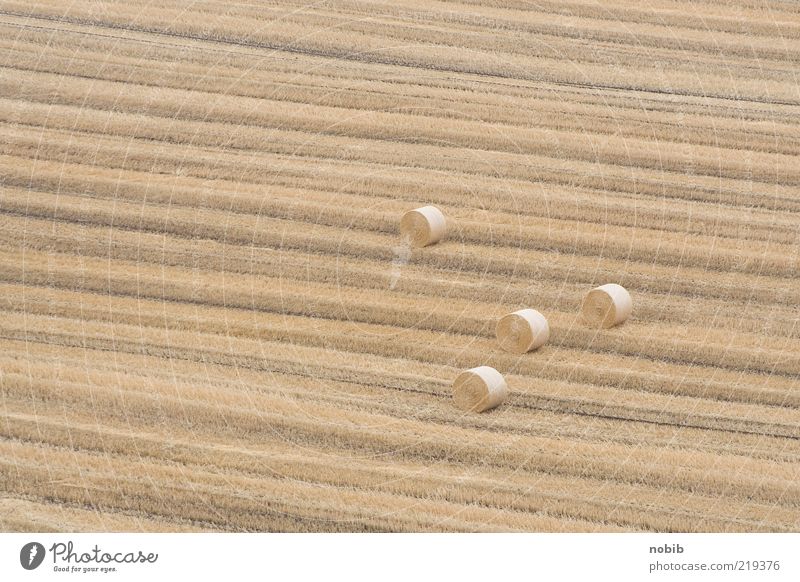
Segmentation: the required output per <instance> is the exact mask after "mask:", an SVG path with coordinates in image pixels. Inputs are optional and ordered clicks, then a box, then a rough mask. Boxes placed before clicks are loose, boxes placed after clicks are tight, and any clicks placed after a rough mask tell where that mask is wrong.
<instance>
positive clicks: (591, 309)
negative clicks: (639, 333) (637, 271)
mask: <svg viewBox="0 0 800 582" xmlns="http://www.w3.org/2000/svg"><path fill="white" fill-rule="evenodd" d="M632 308H633V303H632V302H631V295H630V293H628V291H627V290H626V289H625V288H624V287H622V286H621V285H617V284H616V283H609V284H607V285H601V286H600V287H597V288H595V289H592V290H591V291H589V292H588V293H587V294H586V297H584V299H583V305H582V306H581V312H582V314H583V320H584V321H585V322H586V323H587V324H589V325H591V326H592V327H603V328H608V327H614V326H615V325H619V324H620V323H622V322H623V321H625V320H626V319H628V316H629V315H630V314H631V309H632Z"/></svg>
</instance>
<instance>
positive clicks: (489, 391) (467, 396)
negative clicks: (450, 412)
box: [453, 366, 508, 412]
mask: <svg viewBox="0 0 800 582" xmlns="http://www.w3.org/2000/svg"><path fill="white" fill-rule="evenodd" d="M507 393H508V386H507V385H506V381H505V379H504V378H503V375H502V374H501V373H500V372H498V371H497V370H495V369H494V368H490V367H489V366H478V367H477V368H472V369H471V370H465V371H464V372H461V373H460V374H459V375H458V377H456V380H455V382H453V401H454V402H455V405H456V407H457V408H460V409H461V410H466V411H469V412H483V411H484V410H489V409H490V408H494V407H495V406H498V405H499V404H501V403H502V402H503V400H505V398H506V394H507Z"/></svg>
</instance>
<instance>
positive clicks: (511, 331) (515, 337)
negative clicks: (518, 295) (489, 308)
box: [495, 309, 550, 354]
mask: <svg viewBox="0 0 800 582" xmlns="http://www.w3.org/2000/svg"><path fill="white" fill-rule="evenodd" d="M495 335H496V336H497V341H498V342H499V343H500V347H501V348H503V349H504V350H505V351H507V352H511V353H513V354H524V353H526V352H530V351H532V350H535V349H538V348H540V347H542V346H543V345H544V344H545V343H546V342H547V340H548V338H549V337H550V326H549V325H548V323H547V318H546V317H545V316H544V315H542V314H541V313H539V312H538V311H536V310H535V309H520V310H519V311H515V312H514V313H509V314H508V315H504V316H503V317H501V318H500V321H498V322H497V327H496V328H495Z"/></svg>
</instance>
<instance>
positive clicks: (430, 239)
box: [400, 206, 447, 247]
mask: <svg viewBox="0 0 800 582" xmlns="http://www.w3.org/2000/svg"><path fill="white" fill-rule="evenodd" d="M446 231H447V222H446V221H445V218H444V214H442V211H441V210H439V209H438V208H436V207H435V206H423V207H422V208H417V209H415V210H409V211H408V212H406V213H405V214H404V215H403V218H402V219H400V234H402V235H403V237H405V238H406V239H407V240H408V241H409V242H410V243H411V245H412V246H415V247H426V246H428V245H432V244H436V243H437V242H439V241H440V240H442V238H444V235H445V232H446Z"/></svg>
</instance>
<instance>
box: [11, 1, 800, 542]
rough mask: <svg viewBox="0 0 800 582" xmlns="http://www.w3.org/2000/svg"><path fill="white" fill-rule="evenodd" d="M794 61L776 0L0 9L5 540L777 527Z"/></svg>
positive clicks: (790, 499) (794, 478)
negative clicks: (617, 294) (414, 245)
mask: <svg viewBox="0 0 800 582" xmlns="http://www.w3.org/2000/svg"><path fill="white" fill-rule="evenodd" d="M798 65H800V6H798V5H796V4H794V3H789V2H777V1H774V2H737V3H729V2H724V1H719V2H684V1H682V0H653V1H652V2H649V3H647V5H646V6H645V5H643V4H642V3H640V2H633V1H628V0H612V1H611V2H603V3H598V2H594V1H591V0H572V1H570V2H549V1H545V2H535V3H533V2H523V1H519V2H517V1H512V2H507V3H502V6H501V5H500V4H499V3H493V2H480V1H477V0H476V1H474V2H473V1H469V0H462V1H458V2H443V1H432V2H431V1H425V2H422V1H419V2H417V1H413V0H412V1H408V2H403V3H402V4H401V5H398V4H396V3H391V2H367V1H358V0H354V1H343V2H335V3H334V2H319V3H315V4H305V3H302V2H292V1H291V0H288V1H281V2H269V1H266V2H255V1H245V2H235V3H231V2H223V1H202V2H194V3H192V4H191V5H190V6H187V4H186V3H183V2H177V1H174V0H165V1H163V2H159V3H155V2H150V1H146V2H145V1H136V0H125V1H122V0H119V1H115V0H96V1H93V2H74V3H69V4H67V5H65V4H64V3H62V2H58V1H55V0H53V1H30V0H25V1H24V2H22V1H9V0H0V239H1V240H0V529H2V530H4V531H18V530H36V531H46V530H59V531H92V530H121V531H193V530H232V531H642V530H644V531H798V530H799V529H800V309H799V308H798V305H800V278H799V277H798V267H799V266H800V164H798V155H800V84H798V81H799V80H800V78H799V77H800V76H799V75H798V73H799V72H800V67H799V66H798ZM424 204H435V205H436V206H438V207H440V208H441V209H442V210H443V211H444V212H445V213H446V215H447V216H448V218H449V220H450V233H449V236H448V238H447V240H446V241H445V242H443V243H441V244H439V245H436V246H433V247H429V248H426V249H421V250H418V249H414V250H411V251H409V249H408V248H406V247H404V246H403V245H402V244H401V241H400V237H399V236H398V234H397V225H398V221H399V217H400V216H401V214H402V213H403V212H404V211H405V210H407V209H409V208H414V207H417V206H421V205H424ZM607 282H618V283H621V284H623V285H625V286H626V288H628V289H629V290H630V291H631V294H632V295H633V299H634V303H635V306H634V313H633V317H632V319H631V320H630V321H628V322H627V323H626V324H625V325H623V326H621V327H618V328H614V329H611V330H603V331H598V330H593V329H590V328H588V327H586V326H585V325H583V324H582V323H581V321H580V319H579V314H578V311H579V306H580V302H581V299H582V296H583V294H584V293H585V292H586V291H587V290H588V289H591V288H592V287H594V286H596V285H600V284H603V283H607ZM522 307H533V308H536V309H538V310H539V311H541V312H542V313H544V314H545V315H547V317H548V318H549V321H550V326H551V330H552V334H551V340H550V343H549V344H547V345H546V346H545V347H543V348H542V349H541V350H539V351H537V352H535V353H532V354H528V355H526V356H523V357H518V356H512V355H510V354H507V353H505V352H502V351H501V350H500V349H499V348H498V346H497V344H496V342H495V340H494V326H495V322H496V321H497V319H498V318H499V317H500V316H502V315H503V314H505V313H507V312H509V311H513V310H515V309H519V308H522ZM482 364H486V365H490V366H493V367H495V368H497V369H498V370H500V371H501V372H503V373H504V374H505V375H506V378H507V380H508V382H509V386H510V389H511V394H510V397H509V399H508V400H507V402H506V403H505V404H504V405H503V406H501V407H500V408H498V409H495V410H493V411H491V412H488V413H485V414H480V415H478V414H464V413H462V412H461V411H459V410H457V409H456V408H454V407H453V406H452V403H451V394H450V385H451V382H452V380H453V378H454V377H455V376H456V374H457V373H458V372H459V371H460V370H462V369H464V368H471V367H474V366H478V365H482Z"/></svg>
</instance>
